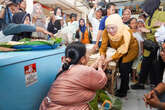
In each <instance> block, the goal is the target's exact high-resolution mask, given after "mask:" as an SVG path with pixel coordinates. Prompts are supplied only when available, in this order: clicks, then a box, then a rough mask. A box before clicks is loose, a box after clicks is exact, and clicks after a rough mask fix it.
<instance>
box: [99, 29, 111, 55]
mask: <svg viewBox="0 0 165 110" xmlns="http://www.w3.org/2000/svg"><path fill="white" fill-rule="evenodd" d="M108 42H109V38H108V33H107V31H106V30H104V32H103V37H102V43H101V47H100V50H99V51H100V55H101V56H104V57H105V56H106V51H107V46H108Z"/></svg>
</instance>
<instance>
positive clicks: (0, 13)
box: [0, 7, 5, 19]
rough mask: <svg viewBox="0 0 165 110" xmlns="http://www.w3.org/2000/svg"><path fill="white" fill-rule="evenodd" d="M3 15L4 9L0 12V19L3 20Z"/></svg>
mask: <svg viewBox="0 0 165 110" xmlns="http://www.w3.org/2000/svg"><path fill="white" fill-rule="evenodd" d="M4 15H5V8H4V7H3V8H2V9H1V11H0V19H3V18H4Z"/></svg>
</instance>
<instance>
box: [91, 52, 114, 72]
mask: <svg viewBox="0 0 165 110" xmlns="http://www.w3.org/2000/svg"><path fill="white" fill-rule="evenodd" d="M111 61H112V58H109V59H106V58H105V56H103V55H102V56H100V57H99V58H98V59H97V60H96V62H95V63H93V64H92V65H91V66H92V67H93V68H98V69H99V68H101V69H103V70H105V69H106V68H107V65H108V64H109V62H111Z"/></svg>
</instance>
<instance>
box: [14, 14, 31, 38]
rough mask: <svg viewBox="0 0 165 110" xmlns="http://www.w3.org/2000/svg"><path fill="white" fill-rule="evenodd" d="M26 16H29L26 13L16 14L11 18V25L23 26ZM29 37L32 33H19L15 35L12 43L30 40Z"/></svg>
mask: <svg viewBox="0 0 165 110" xmlns="http://www.w3.org/2000/svg"><path fill="white" fill-rule="evenodd" d="M27 16H28V17H29V18H30V14H28V13H26V12H19V13H16V14H14V16H13V19H12V23H14V24H24V21H25V18H26V17H27ZM30 20H31V19H30ZM31 35H32V32H22V33H19V34H15V35H14V37H13V39H12V41H19V40H21V39H23V38H30V37H31Z"/></svg>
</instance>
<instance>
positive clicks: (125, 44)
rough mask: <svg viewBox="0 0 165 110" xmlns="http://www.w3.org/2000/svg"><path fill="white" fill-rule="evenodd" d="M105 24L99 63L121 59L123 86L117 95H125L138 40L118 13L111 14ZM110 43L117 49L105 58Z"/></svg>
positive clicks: (136, 53)
mask: <svg viewBox="0 0 165 110" xmlns="http://www.w3.org/2000/svg"><path fill="white" fill-rule="evenodd" d="M105 24H106V28H105V30H104V32H103V36H102V44H101V48H100V54H101V57H100V59H99V65H107V64H108V63H109V62H111V61H114V60H117V61H119V71H120V73H121V86H120V89H119V90H118V92H117V94H116V95H117V96H119V97H125V96H126V95H127V90H128V88H129V87H128V86H129V73H130V71H131V66H132V61H133V60H134V59H135V58H136V57H137V55H138V49H139V48H138V42H137V40H136V39H135V38H134V37H133V36H132V32H131V30H130V29H129V27H128V26H127V25H125V24H123V21H122V18H121V17H120V16H119V15H118V14H113V15H110V16H109V17H108V18H107V20H106V22H105ZM109 43H110V46H111V48H114V49H116V50H117V51H116V53H115V54H114V55H113V56H112V57H110V58H107V59H106V60H105V58H106V50H107V46H108V44H109Z"/></svg>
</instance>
